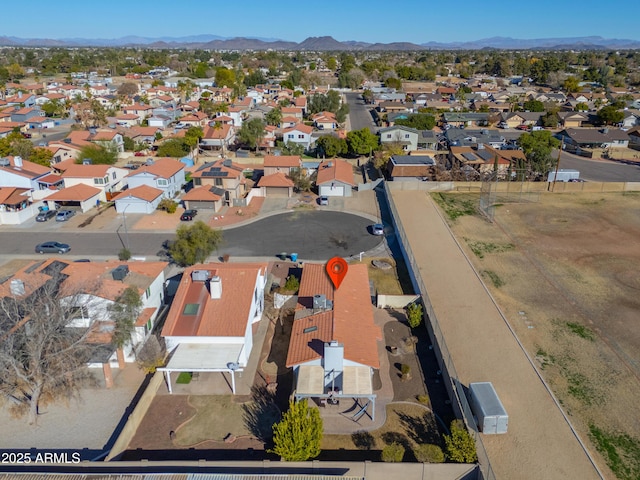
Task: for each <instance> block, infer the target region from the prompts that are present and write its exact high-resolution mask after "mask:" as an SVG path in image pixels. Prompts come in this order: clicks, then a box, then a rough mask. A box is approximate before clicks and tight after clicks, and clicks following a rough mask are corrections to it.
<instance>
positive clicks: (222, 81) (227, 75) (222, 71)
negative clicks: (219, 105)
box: [215, 67, 236, 88]
mask: <svg viewBox="0 0 640 480" xmlns="http://www.w3.org/2000/svg"><path fill="white" fill-rule="evenodd" d="M215 78H216V86H218V87H229V88H232V87H233V86H234V85H235V84H236V75H235V73H234V72H233V70H229V69H228V68H226V67H218V68H216V77H215Z"/></svg>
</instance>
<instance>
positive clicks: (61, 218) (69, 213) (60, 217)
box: [56, 210, 76, 222]
mask: <svg viewBox="0 0 640 480" xmlns="http://www.w3.org/2000/svg"><path fill="white" fill-rule="evenodd" d="M75 214H76V212H74V211H73V210H60V211H59V212H58V214H57V215H56V222H66V221H67V220H69V219H70V218H71V217H73V216H74V215H75Z"/></svg>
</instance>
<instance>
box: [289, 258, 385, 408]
mask: <svg viewBox="0 0 640 480" xmlns="http://www.w3.org/2000/svg"><path fill="white" fill-rule="evenodd" d="M381 340H382V333H381V331H380V328H379V327H378V326H377V325H376V324H375V323H374V319H373V305H372V304H371V297H370V293H369V277H368V274H367V266H366V265H350V266H349V270H348V271H347V273H346V275H345V277H344V279H343V281H342V284H341V285H340V288H337V289H336V288H333V285H332V284H331V283H330V281H329V277H328V276H327V274H326V271H325V265H324V264H311V263H307V264H305V266H304V268H303V270H302V278H301V280H300V288H299V291H298V305H297V306H296V309H295V314H294V320H293V326H292V330H291V336H290V340H289V349H288V352H287V360H286V366H287V367H290V368H293V372H294V376H295V380H294V392H295V399H296V401H297V400H301V399H303V398H315V399H317V400H318V402H319V403H320V404H321V405H322V404H324V403H325V402H328V403H337V402H339V401H340V399H343V398H344V399H349V400H352V399H361V400H364V401H365V402H366V403H364V402H363V405H364V408H363V410H362V413H364V411H365V410H367V409H368V411H369V412H370V415H371V416H372V419H373V418H374V414H373V412H374V406H375V398H376V395H375V394H374V393H373V375H374V373H375V371H376V370H378V369H379V368H380V360H379V357H378V342H379V341H381ZM354 413H357V412H354Z"/></svg>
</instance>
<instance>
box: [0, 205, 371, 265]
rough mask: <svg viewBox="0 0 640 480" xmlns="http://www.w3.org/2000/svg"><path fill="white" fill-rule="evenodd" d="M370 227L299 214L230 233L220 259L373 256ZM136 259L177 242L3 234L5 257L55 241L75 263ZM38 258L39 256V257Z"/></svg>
mask: <svg viewBox="0 0 640 480" xmlns="http://www.w3.org/2000/svg"><path fill="white" fill-rule="evenodd" d="M371 223H372V222H371V221H370V220H368V219H366V218H363V217H360V216H357V215H351V214H348V213H344V212H331V211H297V212H293V213H283V214H280V215H274V216H271V217H267V218H265V219H263V220H259V221H257V222H254V223H250V224H249V225H246V226H244V227H238V228H233V229H229V230H225V231H224V233H223V245H221V247H220V248H219V250H218V253H217V254H218V255H223V254H225V253H227V254H229V255H231V256H240V257H254V256H255V257H274V256H275V255H278V254H279V253H281V252H287V253H294V252H295V253H297V254H298V256H299V258H301V259H305V260H327V259H329V258H331V257H334V256H342V257H346V256H351V255H357V254H358V253H360V252H365V251H368V250H370V249H372V248H374V247H376V246H378V245H379V244H380V243H381V242H382V240H383V239H382V237H376V236H374V235H371V234H370V233H369V231H368V228H367V227H369V226H370V225H371ZM127 237H128V241H129V244H130V246H131V252H132V253H133V254H134V255H136V256H155V255H158V254H161V253H162V251H163V243H164V242H166V241H167V240H171V239H173V238H174V236H173V234H169V233H146V232H145V233H142V232H129V233H128V235H127V236H126V235H125V234H124V232H123V231H122V229H120V231H119V232H100V233H93V232H64V231H56V232H51V233H49V232H43V231H11V232H0V255H21V256H23V255H36V254H35V252H34V249H35V246H36V244H38V243H40V242H44V241H49V240H55V241H58V242H61V243H68V244H69V245H70V246H71V252H70V255H72V256H74V257H76V256H80V257H87V258H91V257H93V256H96V257H102V256H111V257H115V256H117V254H118V251H119V250H120V249H121V248H122V247H123V246H124V245H126V244H127ZM36 256H37V255H36Z"/></svg>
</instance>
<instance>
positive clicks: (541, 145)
mask: <svg viewBox="0 0 640 480" xmlns="http://www.w3.org/2000/svg"><path fill="white" fill-rule="evenodd" d="M518 145H519V146H520V147H522V150H523V152H524V154H525V156H526V157H527V170H528V175H529V176H531V177H533V178H537V177H539V176H541V175H544V174H546V173H547V172H548V171H549V170H551V169H552V168H553V167H554V166H555V162H556V160H555V159H554V158H553V157H552V156H551V151H552V150H553V149H554V148H558V147H559V146H560V140H558V139H557V138H554V137H553V136H552V135H551V132H550V131H548V130H542V131H537V132H531V133H523V134H522V135H521V136H520V138H519V139H518Z"/></svg>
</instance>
